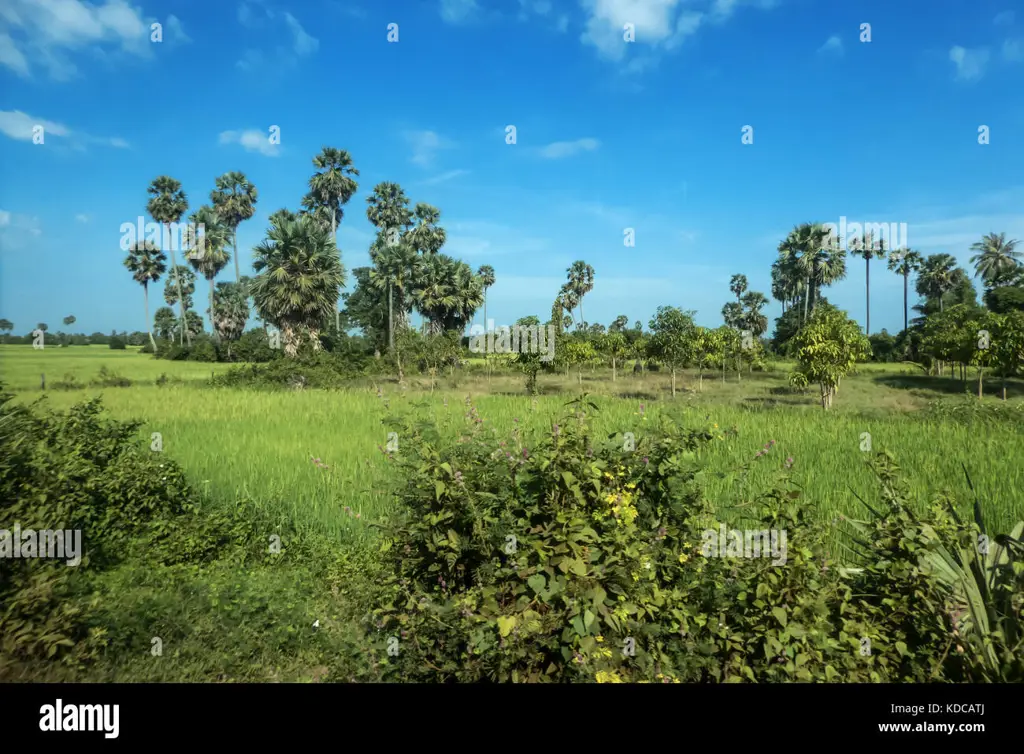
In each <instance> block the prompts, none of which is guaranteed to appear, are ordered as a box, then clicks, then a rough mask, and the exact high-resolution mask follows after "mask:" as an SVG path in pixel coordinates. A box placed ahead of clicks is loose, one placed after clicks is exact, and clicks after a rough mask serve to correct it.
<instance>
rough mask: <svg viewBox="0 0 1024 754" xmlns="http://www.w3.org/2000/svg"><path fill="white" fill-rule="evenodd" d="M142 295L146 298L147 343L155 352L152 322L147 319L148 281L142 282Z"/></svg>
mask: <svg viewBox="0 0 1024 754" xmlns="http://www.w3.org/2000/svg"><path fill="white" fill-rule="evenodd" d="M142 295H143V298H145V300H146V332H148V333H149V344H150V345H151V346H153V353H154V354H156V341H155V340H153V323H152V322H150V321H149V283H143V284H142Z"/></svg>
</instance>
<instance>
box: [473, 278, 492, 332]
mask: <svg viewBox="0 0 1024 754" xmlns="http://www.w3.org/2000/svg"><path fill="white" fill-rule="evenodd" d="M476 276H477V277H478V278H480V285H481V286H483V289H484V327H485V328H486V327H487V290H488V289H489V288H490V287H491V286H492V285H494V281H495V277H494V268H493V267H491V266H490V265H489V264H485V265H483V266H482V267H481V268H480V269H479V270H477V271H476Z"/></svg>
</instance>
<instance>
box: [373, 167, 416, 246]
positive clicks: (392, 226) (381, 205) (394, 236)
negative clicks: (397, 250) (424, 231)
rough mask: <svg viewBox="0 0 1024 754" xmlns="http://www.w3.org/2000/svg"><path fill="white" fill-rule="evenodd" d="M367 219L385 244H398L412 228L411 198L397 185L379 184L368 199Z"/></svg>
mask: <svg viewBox="0 0 1024 754" xmlns="http://www.w3.org/2000/svg"><path fill="white" fill-rule="evenodd" d="M366 204H367V207H366V219H367V220H369V221H370V222H371V223H372V224H373V226H374V227H375V228H377V231H378V233H379V234H383V236H384V239H383V241H384V243H386V244H387V245H392V244H393V243H397V242H398V239H399V237H400V236H401V235H402V234H404V233H405V231H406V230H408V228H410V227H411V226H412V218H413V213H412V212H410V211H409V197H407V196H406V195H405V191H403V190H402V187H401V186H399V185H398V184H397V183H389V182H384V183H378V184H377V185H376V186H374V187H373V193H371V194H370V195H369V196H368V197H366Z"/></svg>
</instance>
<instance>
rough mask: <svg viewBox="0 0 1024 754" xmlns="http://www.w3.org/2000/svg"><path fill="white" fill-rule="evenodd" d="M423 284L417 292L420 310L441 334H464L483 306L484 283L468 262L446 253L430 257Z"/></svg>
mask: <svg viewBox="0 0 1024 754" xmlns="http://www.w3.org/2000/svg"><path fill="white" fill-rule="evenodd" d="M426 259H427V260H428V261H426V262H425V263H424V265H423V270H422V273H421V280H420V284H419V285H418V286H417V288H416V291H415V292H414V293H413V298H414V300H415V302H416V307H417V308H418V309H419V311H420V313H421V314H422V315H423V316H424V317H425V318H426V319H427V320H428V321H429V322H430V332H431V334H432V335H437V334H440V333H442V332H448V331H450V330H455V331H457V332H462V331H463V330H464V329H465V327H466V324H467V323H468V322H469V320H470V319H471V318H472V316H473V313H474V312H476V310H477V309H478V308H479V307H480V305H481V304H482V303H483V283H482V280H481V279H480V277H478V276H476V275H474V274H473V270H472V269H471V268H470V266H469V265H468V264H466V263H465V262H461V261H459V260H457V259H452V258H451V257H449V256H447V255H446V254H436V255H432V256H430V257H427V258H426Z"/></svg>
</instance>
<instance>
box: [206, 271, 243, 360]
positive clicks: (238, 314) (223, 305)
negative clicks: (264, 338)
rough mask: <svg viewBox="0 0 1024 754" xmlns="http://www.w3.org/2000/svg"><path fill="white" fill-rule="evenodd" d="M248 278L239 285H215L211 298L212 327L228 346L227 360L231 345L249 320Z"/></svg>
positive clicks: (223, 283) (229, 356)
mask: <svg viewBox="0 0 1024 754" xmlns="http://www.w3.org/2000/svg"><path fill="white" fill-rule="evenodd" d="M248 280H249V279H248V278H243V279H242V282H240V283H228V282H221V283H217V288H216V291H215V292H214V296H213V315H212V317H213V326H214V328H215V329H216V331H217V336H218V337H219V338H220V339H221V341H222V342H224V341H226V342H227V344H228V358H231V344H232V343H233V342H234V341H236V340H238V339H239V338H240V337H241V336H242V333H243V332H244V331H245V322H246V320H247V319H249V298H248V296H247V295H246V290H247V287H248V286H247V285H246V284H247V283H248Z"/></svg>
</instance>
